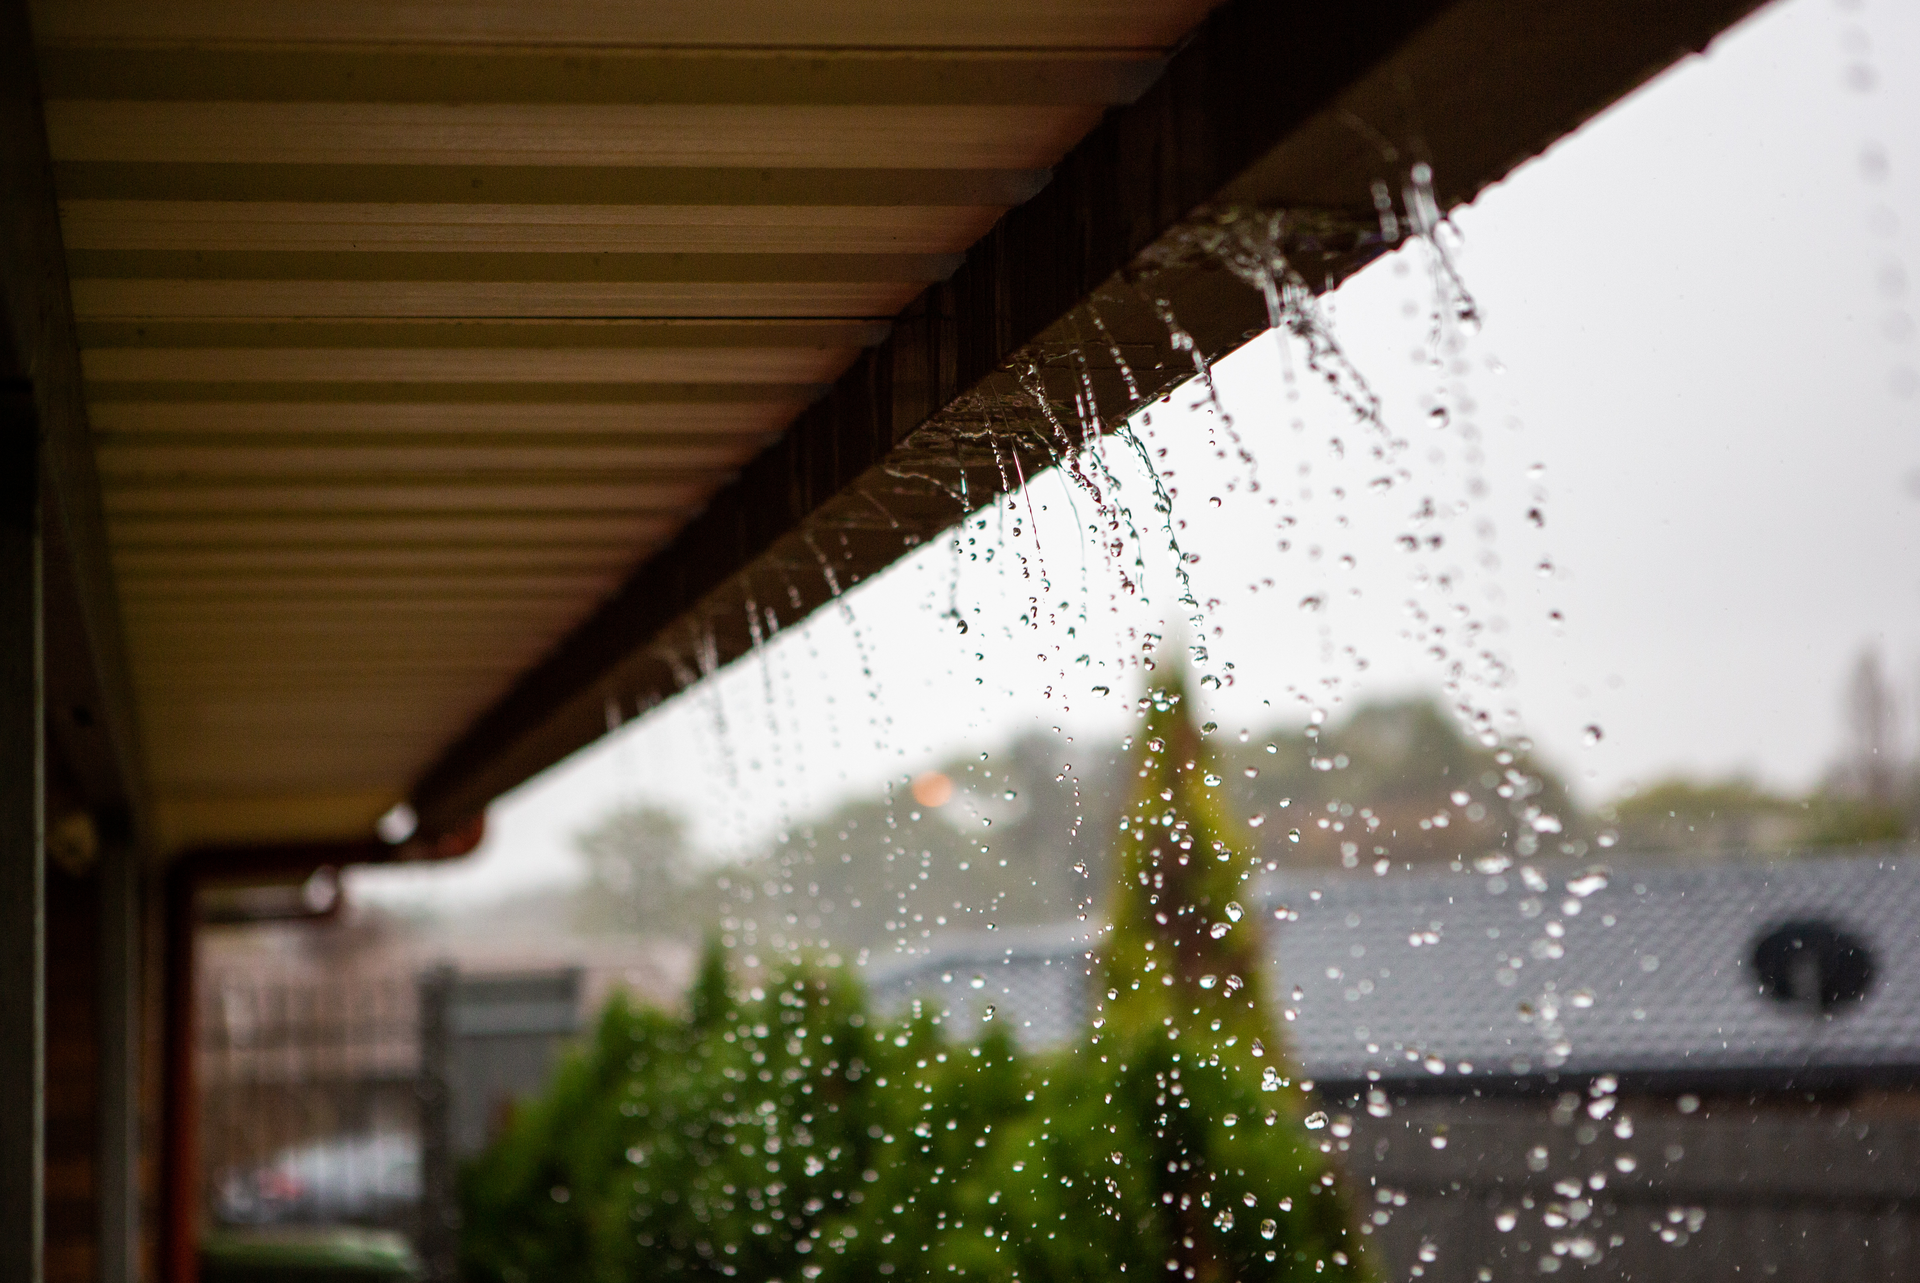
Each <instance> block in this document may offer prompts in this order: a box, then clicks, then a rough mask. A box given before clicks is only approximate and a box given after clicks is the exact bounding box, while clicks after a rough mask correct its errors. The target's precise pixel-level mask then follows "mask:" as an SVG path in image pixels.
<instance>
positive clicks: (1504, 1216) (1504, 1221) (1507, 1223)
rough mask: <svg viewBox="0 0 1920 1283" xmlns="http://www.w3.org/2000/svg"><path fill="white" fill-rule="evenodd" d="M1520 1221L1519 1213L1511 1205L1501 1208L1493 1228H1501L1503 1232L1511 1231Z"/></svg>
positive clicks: (1494, 1220)
mask: <svg viewBox="0 0 1920 1283" xmlns="http://www.w3.org/2000/svg"><path fill="white" fill-rule="evenodd" d="M1519 1223H1520V1216H1519V1213H1517V1212H1515V1211H1514V1210H1513V1209H1512V1208H1510V1207H1503V1208H1501V1209H1500V1211H1499V1213H1498V1214H1497V1215H1496V1216H1495V1217H1494V1218H1493V1228H1495V1229H1497V1230H1499V1231H1500V1232H1501V1233H1502V1234H1506V1233H1509V1232H1511V1231H1512V1229H1513V1227H1514V1226H1516V1225H1518V1224H1519Z"/></svg>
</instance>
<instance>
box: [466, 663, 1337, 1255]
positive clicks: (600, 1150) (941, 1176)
mask: <svg viewBox="0 0 1920 1283" xmlns="http://www.w3.org/2000/svg"><path fill="white" fill-rule="evenodd" d="M1149 702H1150V704H1151V706H1152V709H1153V713H1152V715H1151V717H1150V719H1149V722H1148V727H1147V734H1146V736H1145V740H1146V741H1147V742H1148V744H1149V745H1150V746H1151V745H1153V744H1157V745H1158V746H1159V747H1157V748H1155V747H1149V748H1148V750H1147V751H1146V752H1145V754H1144V755H1143V759H1142V761H1141V764H1140V768H1139V770H1138V773H1137V775H1136V778H1137V780H1138V781H1139V787H1138V792H1137V797H1136V800H1135V806H1134V807H1133V808H1132V810H1131V811H1130V812H1129V814H1128V816H1127V828H1126V830H1125V831H1123V832H1122V833H1121V835H1120V839H1119V848H1118V850H1117V851H1116V853H1115V854H1114V856H1113V857H1112V859H1111V861H1110V865H1111V867H1112V868H1113V870H1114V872H1115V874H1116V876H1117V881H1118V886H1117V887H1116V890H1115V893H1114V897H1113V903H1114V905H1115V906H1116V907H1117V908H1119V909H1121V910H1123V911H1124V916H1123V917H1121V918H1119V919H1117V920H1116V923H1115V927H1114V930H1113V932H1112V935H1111V936H1110V937H1109V939H1108V940H1107V941H1106V943H1105V945H1104V946H1103V952H1104V953H1105V955H1106V957H1107V962H1106V963H1105V966H1104V969H1103V971H1102V973H1101V977H1102V979H1103V980H1104V982H1105V987H1106V988H1107V990H1108V992H1109V994H1110V997H1109V998H1108V1000H1107V1001H1106V1002H1105V1003H1104V1004H1103V1015H1102V1018H1101V1020H1100V1021H1099V1022H1098V1025H1097V1027H1096V1028H1094V1029H1091V1030H1089V1031H1088V1032H1087V1034H1086V1036H1085V1037H1083V1038H1082V1039H1081V1040H1079V1041H1078V1042H1076V1043H1074V1044H1072V1045H1071V1046H1069V1047H1066V1048H1064V1049H1062V1050H1059V1051H1056V1052H1052V1053H1047V1054H1034V1053H1021V1052H1018V1051H1016V1049H1015V1048H1014V1047H1013V1045H1012V1043H1011V1042H1010V1041H1009V1040H1008V1038H1007V1037H1006V1036H1005V1034H1004V1033H1003V1032H1002V1031H1001V1030H1000V1029H999V1028H997V1027H994V1026H992V1025H989V1026H988V1030H989V1032H988V1035H987V1037H985V1038H984V1039H983V1040H982V1041H980V1042H978V1043H973V1044H962V1043H959V1042H956V1041H953V1040H951V1039H948V1038H947V1037H945V1036H944V1033H943V1031H942V1029H941V1027H940V1021H939V1018H938V1017H937V1016H935V1015H932V1014H930V1013H916V1014H914V1015H913V1016H912V1017H911V1018H909V1019H906V1020H904V1021H901V1022H898V1023H889V1022H885V1021H882V1020H880V1019H878V1018H877V1017H876V1016H875V1015H874V1014H873V1013H872V1012H871V1011H870V1010H869V1008H868V1006H867V1004H866V1000H865V997H864V995H863V994H862V993H861V991H860V989H859V987H858V985H857V984H856V983H855V981H854V980H853V979H852V978H851V977H850V975H849V974H848V973H847V972H846V971H844V970H842V969H839V968H835V967H829V966H823V965H819V964H816V963H801V964H798V965H794V966H792V967H789V968H786V969H782V970H774V971H770V972H765V973H760V974H758V975H754V976H752V977H751V979H749V980H745V981H743V983H746V984H747V985H748V986H749V987H748V988H747V990H746V992H745V993H738V992H735V991H734V990H733V989H732V988H731V987H730V986H729V977H728V974H727V969H726V965H725V955H724V953H723V951H722V949H721V947H720V946H719V945H718V944H714V945H711V946H710V947H709V952H708V955H707V959H706V962H705V964H704V965H703V967H702V969H701V973H700V976H699V978H698V980H697V981H696V984H695V986H694V991H693V994H692V996H691V1000H690V1003H689V1014H688V1015H687V1016H684V1017H681V1016H675V1015H671V1014H666V1013H662V1012H658V1011H649V1010H633V1009H630V1008H629V1007H628V1006H626V1005H625V1004H624V1003H623V1002H621V1001H619V1000H616V1001H615V1002H614V1003H613V1004H612V1005H611V1006H609V1007H608V1009H607V1012H606V1014H605V1016H604V1017H603V1018H602V1020H601V1022H600V1025H599V1028H598V1030H597V1032H596V1034H595V1036H594V1038H593V1040H592V1041H591V1043H590V1044H589V1045H588V1046H587V1047H586V1048H584V1049H583V1050H582V1051H580V1052H579V1053H578V1054H577V1055H576V1056H575V1057H574V1058H573V1059H572V1060H570V1061H569V1062H568V1063H567V1064H566V1066H565V1067H564V1069H563V1070H562V1071H561V1072H560V1074H559V1075H558V1077H557V1079H556V1080H555V1082H554V1084H553V1086H552V1088H551V1090H550V1091H549V1092H548V1094H547V1095H546V1097H545V1098H544V1099H542V1100H541V1101H539V1102H538V1103H536V1104H535V1105H533V1106H531V1107H530V1108H527V1109H525V1110H523V1111H521V1112H520V1113H519V1114H518V1115H517V1116H516V1117H515V1119H514V1120H513V1122H512V1124H511V1126H510V1128H509V1130H508V1132H507V1134H506V1135H505V1136H503V1137H502V1138H501V1139H500V1141H499V1142H498V1143H497V1144H496V1145H495V1146H494V1147H493V1148H492V1149H491V1150H490V1151H489V1152H488V1153H486V1154H485V1155H483V1156H482V1157H481V1158H480V1159H479V1160H478V1161H477V1162H475V1163H474V1164H473V1165H472V1166H471V1167H470V1168H469V1169H468V1171H467V1172H466V1173H465V1175H464V1179H463V1186H462V1198H463V1211H464V1218H465V1219H464V1225H465V1229H464V1232H463V1240H462V1243H463V1258H464V1264H465V1268H466V1271H467V1276H468V1277H469V1278H471V1279H473V1280H476V1281H484V1283H546V1281H548V1280H554V1281H556V1283H558V1281H560V1280H565V1281H567V1283H574V1281H576V1280H577V1281H580V1283H626V1281H629V1280H641V1279H645V1280H648V1283H681V1281H683V1280H685V1281H689V1283H690V1281H692V1280H709V1279H710V1280H722V1279H742V1280H750V1281H751V1283H816V1281H818V1283H841V1281H842V1280H844V1281H845V1283H874V1281H875V1280H880V1279H888V1280H909V1279H911V1280H929V1281H930V1280H936V1279H940V1280H944V1279H949V1278H953V1277H965V1278H991V1279H1008V1280H1014V1279H1025V1280H1031V1281H1032V1283H1095V1281H1096V1280H1098V1281H1100V1283H1113V1281H1115V1280H1120V1279H1124V1278H1127V1277H1132V1278H1135V1279H1140V1280H1143V1281H1144V1280H1149V1279H1151V1280H1158V1279H1161V1278H1167V1277H1170V1278H1172V1279H1174V1280H1179V1281H1180V1283H1185V1281H1186V1280H1194V1281H1195V1283H1227V1281H1228V1280H1245V1281H1246V1283H1293V1281H1299V1280H1306V1279H1309V1278H1311V1279H1316V1280H1324V1279H1327V1278H1333V1279H1354V1278H1358V1277H1360V1276H1361V1275H1362V1272H1363V1271H1362V1265H1361V1262H1360V1261H1359V1260H1358V1249H1357V1241H1356V1240H1355V1239H1352V1238H1350V1237H1349V1234H1348V1229H1347V1220H1348V1217H1347V1215H1346V1211H1345V1207H1344V1203H1343V1200H1342V1199H1341V1197H1340V1195H1339V1193H1338V1192H1337V1190H1336V1189H1335V1187H1334V1182H1333V1178H1332V1175H1331V1172H1330V1170H1329V1168H1328V1166H1327V1163H1326V1160H1325V1158H1324V1157H1323V1154H1322V1151H1321V1149H1320V1147H1319V1146H1318V1145H1317V1144H1315V1143H1314V1140H1313V1138H1312V1137H1311V1135H1310V1133H1309V1132H1308V1131H1307V1129H1306V1128H1305V1127H1304V1126H1303V1125H1302V1122H1301V1120H1300V1118H1299V1117H1298V1112H1297V1111H1298V1103H1297V1102H1298V1100H1299V1093H1298V1092H1297V1090H1294V1089H1293V1086H1292V1084H1291V1082H1290V1081H1289V1074H1288V1072H1287V1070H1286V1067H1285V1065H1284V1062H1283V1060H1282V1058H1281V1054H1280V1052H1281V1048H1280V1041H1279V1038H1278V1037H1277V1035H1276V1034H1275V1033H1274V1031H1273V1030H1272V1029H1271V1027H1270V1026H1269V1024H1268V1021H1267V1015H1266V1007H1265V1005H1264V1002H1263V1000H1262V998H1261V989H1262V982H1261V977H1262V975H1263V973H1264V971H1265V969H1266V968H1265V963H1264V961H1263V953H1262V946H1261V943H1260V940H1259V927H1258V923H1257V921H1256V919H1255V918H1254V917H1253V916H1252V915H1250V914H1248V913H1246V912H1245V911H1243V910H1241V909H1240V908H1239V906H1238V904H1237V902H1235V900H1234V896H1235V895H1236V894H1238V893H1239V887H1240V884H1241V882H1242V881H1243V879H1244V877H1245V875H1246V872H1247V870H1248V868H1249V859H1248V857H1247V855H1246V854H1245V853H1244V851H1245V847H1244V845H1243V843H1242V842H1241V841H1240V840H1239V839H1237V838H1236V837H1235V836H1234V835H1233V833H1232V830H1231V827H1230V824H1229V822H1228V821H1227V819H1226V817H1225V814H1224V811H1223V810H1222V808H1221V807H1220V804H1219V802H1218V800H1217V794H1216V793H1215V791H1214V790H1215V788H1216V786H1217V777H1215V776H1214V775H1213V771H1212V766H1211V764H1210V762H1209V761H1208V760H1207V756H1206V753H1205V752H1204V746H1203V744H1202V742H1201V739H1200V736H1199V733H1198V732H1197V730H1195V728H1194V727H1193V726H1192V725H1191V723H1190V722H1189V721H1188V720H1187V719H1186V717H1185V716H1184V712H1185V707H1184V704H1185V702H1184V699H1183V698H1182V696H1181V694H1180V692H1179V690H1178V688H1177V686H1176V687H1174V688H1170V689H1168V690H1163V691H1159V692H1156V693H1155V694H1154V695H1153V696H1152V697H1150V700H1149ZM1209 780H1214V781H1215V782H1214V783H1209V782H1208V781H1209ZM1223 924H1224V929H1222V926H1223ZM1169 982H1170V983H1169ZM1290 1101H1291V1102H1292V1103H1290Z"/></svg>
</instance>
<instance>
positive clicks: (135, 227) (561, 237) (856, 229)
mask: <svg viewBox="0 0 1920 1283" xmlns="http://www.w3.org/2000/svg"><path fill="white" fill-rule="evenodd" d="M1000 213H1001V211H1000V209H999V208H998V207H997V206H992V205H802V206H788V205H749V206H741V205H450V204H440V205H375V204H344V203H342V204H317V203H313V202H292V201H258V202H245V201H187V200H181V201H164V200H75V201H68V202H66V203H65V204H64V205H62V206H61V210H60V225H61V230H62V232H63V234H64V236H65V238H66V242H67V245H68V247H69V248H71V249H106V250H204V249H240V250H331V251H343V250H389V251H392V250H405V251H428V252H436V253H437V252H442V251H447V250H455V251H472V250H488V251H496V252H504V253H548V252H574V253H578V252H582V251H586V252H593V253H612V252H637V253H655V254H663V253H670V254H703V253H728V252H733V251H737V250H739V249H740V248H742V247H743V246H751V247H752V248H753V249H755V250H756V251H759V252H761V253H772V254H801V253H837V254H950V253H954V252H956V251H958V250H961V249H964V248H966V247H967V246H968V245H971V244H972V243H973V242H974V241H976V240H978V239H980V237H981V236H983V235H985V234H986V231H987V229H988V228H990V227H992V226H993V223H994V220H995V219H996V218H998V217H999V216H1000Z"/></svg>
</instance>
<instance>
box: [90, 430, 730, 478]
mask: <svg viewBox="0 0 1920 1283" xmlns="http://www.w3.org/2000/svg"><path fill="white" fill-rule="evenodd" d="M363 442H364V438H362V440H361V441H342V442H337V443H332V444H324V445H322V444H311V443H295V442H284V443H278V444H274V445H271V446H269V447H267V448H264V449H263V448H261V447H260V446H258V445H257V444H252V443H243V444H234V443H215V442H207V441H200V442H193V443H183V444H168V443H159V442H143V443H137V444H105V445H102V446H101V447H100V449H99V450H98V451H97V454H98V457H99V461H100V475H101V479H102V482H103V484H105V485H106V486H107V487H108V488H109V489H118V488H121V487H130V486H135V485H170V486H173V485H193V486H199V485H226V484H228V483H229V482H237V483H244V484H272V483H275V482H281V481H284V482H287V483H290V484H291V483H296V482H297V483H304V484H309V485H315V486H334V485H363V484H373V483H374V482H375V480H376V479H378V480H379V481H380V482H382V483H384V484H394V485H405V484H410V483H413V482H416V481H420V480H435V481H437V480H440V479H443V478H446V479H451V480H452V481H453V483H454V484H497V483H498V479H507V480H514V481H519V480H523V479H524V480H535V479H537V480H538V481H540V482H542V483H545V484H554V485H567V484H578V483H579V482H581V481H609V480H617V479H620V478H622V477H625V478H629V479H632V480H635V481H648V482H655V481H666V480H672V479H675V478H688V479H696V480H697V479H703V478H704V479H709V480H710V479H712V478H714V477H717V476H724V475H726V474H728V473H730V472H732V471H733V470H735V469H736V468H738V467H739V466H740V465H741V464H743V463H745V462H746V461H747V460H748V459H750V458H752V457H753V455H754V454H755V453H756V451H755V449H754V446H755V444H756V443H755V442H754V441H752V440H751V439H748V440H745V441H742V440H739V439H737V438H725V437H722V438H709V439H708V440H707V441H705V442H703V443H700V444H694V445H684V444H673V443H668V444H657V443H655V442H653V441H649V440H648V439H647V438H645V437H631V438H628V439H626V440H624V441H619V440H615V441H605V440H603V441H601V442H599V443H596V444H593V445H579V444H575V445H563V444H558V443H545V442H541V443H535V444H530V445H520V446H502V445H498V444H495V443H492V442H484V441H482V442H467V441H461V442H446V441H443V442H439V443H437V444H430V445H401V444H395V445H388V444H384V443H383V444H379V445H368V444H364V443H363ZM503 474H504V475H503Z"/></svg>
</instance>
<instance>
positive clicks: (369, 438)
mask: <svg viewBox="0 0 1920 1283" xmlns="http://www.w3.org/2000/svg"><path fill="white" fill-rule="evenodd" d="M94 435H95V440H96V443H97V445H96V448H97V449H98V450H100V451H104V452H107V453H112V454H118V455H121V456H124V457H128V458H132V457H136V456H143V455H145V456H152V457H156V458H160V457H167V456H168V454H169V452H174V451H194V450H208V451H224V452H235V451H249V452H256V453H264V452H277V451H289V452H297V451H303V450H310V451H321V452H324V453H322V454H320V455H317V456H315V457H321V458H332V459H334V460H338V459H340V458H343V457H345V456H344V455H342V454H341V453H340V452H342V451H354V450H362V451H382V452H386V451H400V452H403V453H406V454H413V455H418V456H419V457H421V458H426V457H429V455H432V456H438V457H440V458H443V459H445V460H447V461H448V462H449V463H450V464H452V465H454V466H464V462H465V461H466V460H469V459H485V460H490V461H497V460H503V459H507V458H514V457H521V456H525V457H526V458H529V459H531V458H535V457H540V458H550V459H556V460H565V461H567V462H568V463H569V464H575V463H576V458H575V456H578V455H582V454H595V455H598V454H599V453H600V452H622V451H625V452H629V453H634V454H636V455H639V456H643V457H644V458H646V459H647V460H650V461H651V460H655V459H657V460H658V461H659V462H660V463H661V464H662V465H664V466H666V467H670V468H672V467H686V466H689V464H695V465H699V466H717V465H720V464H725V463H726V462H728V461H730V460H737V459H739V458H741V457H744V456H745V455H748V454H750V453H752V452H753V450H754V449H755V447H756V445H757V444H758V442H759V440H760V434H758V433H752V432H739V433H726V432H632V431H629V432H608V431H592V432H557V431H549V432H480V433H471V434H469V433H448V432H444V431H443V432H380V431H370V430H368V429H366V428H362V427H359V426H357V425H352V424H349V425H347V426H340V427H335V428H331V429H326V430H322V431H305V432H292V431H284V430H282V431H269V432H261V431H255V430H250V429H248V428H244V427H215V428H211V429H201V430H193V429H186V430H181V429H170V430H147V431H135V432H129V431H125V430H122V429H110V430H107V431H103V432H96V433H95V434H94ZM536 452H537V454H536ZM548 452H551V453H548ZM286 457H287V458H290V459H298V458H300V457H301V456H300V455H298V454H297V453H289V454H288V455H286Z"/></svg>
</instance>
